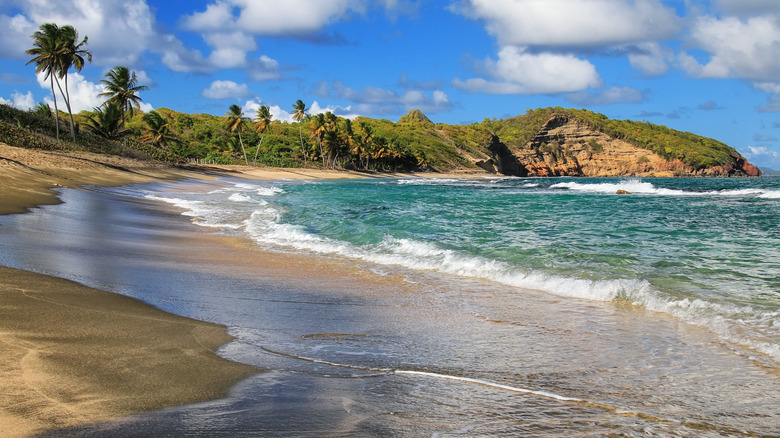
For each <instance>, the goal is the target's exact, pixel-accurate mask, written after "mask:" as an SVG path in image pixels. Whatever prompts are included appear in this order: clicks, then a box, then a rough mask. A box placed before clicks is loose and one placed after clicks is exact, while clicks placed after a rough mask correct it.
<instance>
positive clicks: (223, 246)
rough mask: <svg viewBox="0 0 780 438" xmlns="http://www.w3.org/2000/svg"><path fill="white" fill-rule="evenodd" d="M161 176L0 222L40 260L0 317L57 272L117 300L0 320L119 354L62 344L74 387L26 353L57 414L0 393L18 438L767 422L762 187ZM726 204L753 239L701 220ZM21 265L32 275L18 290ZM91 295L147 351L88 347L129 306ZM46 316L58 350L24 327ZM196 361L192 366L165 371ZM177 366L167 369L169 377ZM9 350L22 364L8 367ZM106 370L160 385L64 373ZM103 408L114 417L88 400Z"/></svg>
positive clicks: (719, 431) (553, 432) (770, 303)
mask: <svg viewBox="0 0 780 438" xmlns="http://www.w3.org/2000/svg"><path fill="white" fill-rule="evenodd" d="M0 161H2V160H0ZM118 167H126V166H118ZM39 170H40V169H39ZM164 170H165V171H166V172H168V171H170V172H173V173H174V174H172V175H166V176H162V177H158V178H156V179H155V177H154V176H153V175H154V173H155V171H154V170H148V169H143V168H137V169H136V170H134V172H135V173H138V174H141V173H143V174H144V175H145V176H144V178H149V179H148V180H145V181H138V182H142V184H133V185H129V186H119V184H118V183H117V182H116V181H113V182H114V183H113V184H104V185H101V186H99V187H98V186H91V185H88V186H87V187H85V188H83V189H78V190H77V189H58V190H57V191H56V192H55V193H56V195H57V197H56V198H53V200H52V201H51V202H61V204H58V205H47V206H43V207H41V208H34V209H33V211H32V212H31V213H28V214H18V215H5V216H2V217H0V242H2V245H3V251H2V253H0V265H2V266H8V267H9V268H12V269H26V270H32V271H35V272H36V273H37V274H31V273H25V272H21V271H16V270H11V271H8V272H10V274H9V275H8V277H10V280H8V282H7V283H8V284H9V286H7V287H5V288H6V289H7V290H8V291H9V292H10V294H9V295H8V298H7V300H10V301H7V302H4V303H3V307H0V308H2V309H12V307H11V306H17V305H21V304H19V303H18V301H20V300H21V301H22V302H26V301H29V300H31V298H28V295H29V296H32V297H34V298H41V295H40V294H42V293H43V292H45V291H48V290H49V289H50V288H55V286H56V290H60V289H62V287H61V286H59V285H70V286H73V287H77V288H87V287H88V288H91V289H90V290H93V289H96V290H103V291H110V292H114V293H116V294H119V295H114V294H110V293H105V292H94V293H96V294H97V296H98V297H103V298H100V303H105V305H101V304H94V303H92V302H91V301H90V300H88V299H85V298H75V299H74V302H72V303H73V304H72V305H71V304H69V305H71V307H69V309H72V308H73V307H82V308H86V309H87V310H88V312H89V313H88V316H87V315H81V316H78V317H75V316H74V317H72V318H71V317H67V320H66V321H67V322H68V323H69V324H65V323H63V322H62V320H63V319H64V318H66V316H62V317H60V316H59V312H58V311H57V310H52V312H53V315H52V314H51V313H50V314H43V313H40V312H39V310H44V309H43V308H39V307H38V306H36V307H34V309H35V310H36V313H35V315H33V316H32V317H28V318H26V319H23V321H22V322H24V328H23V329H18V330H17V329H9V328H5V327H4V328H3V329H2V330H0V332H2V333H4V334H5V333H9V336H10V335H13V336H14V338H9V339H12V341H13V342H16V345H19V342H18V341H14V339H17V338H20V339H25V340H26V341H27V342H32V341H31V339H32V340H34V341H36V342H40V344H37V345H38V346H37V347H35V348H33V347H32V346H29V348H30V349H35V350H36V351H37V350H40V349H43V348H54V346H55V345H60V346H61V347H62V348H63V349H64V350H65V351H70V352H71V353H72V352H73V349H70V348H69V345H71V344H75V345H81V344H79V342H93V343H95V344H96V345H95V346H93V347H90V348H93V349H94V350H95V351H97V352H100V351H103V352H106V351H109V352H111V353H110V354H113V356H114V357H115V359H114V360H90V358H89V357H84V358H81V357H78V359H80V360H82V361H84V362H89V364H90V366H91V367H94V371H91V372H90V373H83V374H78V375H77V376H75V377H72V376H73V374H74V371H73V370H74V368H73V367H71V368H69V366H70V365H72V364H73V362H68V361H65V360H59V361H55V362H56V366H57V367H59V368H50V366H53V365H45V366H44V365H35V366H33V367H32V368H34V369H36V370H44V371H47V372H49V375H48V380H46V379H43V380H40V381H39V380H34V381H35V382H36V385H37V386H33V388H39V387H40V388H59V389H57V390H56V391H55V390H46V391H44V394H46V395H47V397H49V398H47V400H51V399H55V400H57V401H61V404H58V406H60V405H64V406H66V407H67V408H68V410H67V413H68V414H69V415H70V416H69V417H68V416H67V415H66V416H65V417H67V420H61V421H59V422H54V421H53V420H51V419H50V417H46V416H42V415H43V412H42V410H34V409H32V410H29V411H20V410H19V409H18V406H20V405H19V404H18V403H17V404H14V403H13V402H8V403H3V405H2V406H7V408H6V409H5V410H4V411H5V412H8V413H7V414H4V415H3V422H8V423H9V424H14V425H15V426H14V427H17V430H19V432H18V434H19V435H22V436H23V435H28V434H31V433H41V436H52V437H57V436H107V435H110V436H134V435H135V436H137V435H148V436H171V435H190V436H240V435H253V434H254V435H258V434H259V435H263V436H291V435H293V436H322V435H327V436H387V435H394V436H456V435H463V434H472V435H477V436H485V435H495V434H505V435H508V436H528V435H533V436H603V435H609V434H612V433H620V434H624V435H629V436H631V435H643V434H651V435H652V434H655V435H666V436H692V435H697V436H723V435H746V436H752V435H770V436H771V435H773V434H774V433H775V432H776V424H777V419H778V418H780V412H778V409H777V406H778V394H780V392H778V391H776V390H775V389H777V388H780V376H778V374H777V366H776V363H777V362H776V358H777V355H776V348H777V345H778V342H777V339H778V333H777V330H776V328H774V325H773V321H774V320H775V318H776V316H773V315H776V309H777V304H776V297H775V296H774V295H772V294H774V293H776V289H775V286H774V285H775V284H776V281H777V279H776V275H775V274H774V272H776V271H775V270H773V268H772V267H773V266H775V264H776V260H777V252H776V246H775V244H774V240H772V239H775V237H774V235H773V234H772V233H771V230H772V229H773V227H774V224H775V221H776V217H777V216H775V215H774V214H773V213H772V211H773V210H772V209H774V208H777V201H776V199H777V195H778V193H780V189H778V187H776V184H774V183H773V182H772V181H765V182H762V181H748V182H742V181H728V180H722V181H699V180H686V181H682V180H652V181H638V180H616V179H607V180H588V181H584V180H560V179H549V180H541V179H533V180H532V179H506V178H495V177H486V176H485V175H470V176H471V178H462V175H425V178H421V177H418V176H410V175H375V174H362V173H349V172H345V173H341V172H327V171H326V172H322V171H312V170H296V169H291V170H276V169H248V168H243V167H235V168H211V169H190V170H186V169H164ZM59 171H60V170H57V172H59ZM111 171H112V172H113V171H119V172H124V171H121V170H119V169H116V168H112V169H111ZM235 171H238V172H240V173H238V172H235ZM46 172H49V173H54V171H51V170H46ZM432 176H434V178H431V177H432ZM348 177H349V178H353V179H348ZM129 182H132V181H129ZM746 184H748V185H747V186H746ZM63 185H64V184H63ZM109 185H111V186H117V187H107V186H109ZM713 187H714V188H713ZM617 188H627V189H630V191H632V192H634V193H636V195H634V196H625V195H615V191H616V189H617ZM740 207H741V208H740ZM642 208H645V210H642ZM603 212H609V216H604V215H603ZM710 212H717V214H712V215H710V214H709V213H710ZM726 215H731V216H729V217H730V218H731V219H730V221H728V222H729V223H730V222H733V223H734V224H735V226H744V227H749V228H748V229H749V230H750V231H751V234H750V235H748V234H745V233H742V232H741V231H739V230H740V228H736V230H737V231H739V232H735V231H733V230H734V228H728V227H727V228H724V230H723V231H721V230H718V228H717V227H719V226H724V223H726V221H723V220H721V219H720V218H722V217H726ZM661 219H663V220H661ZM689 222H690V223H691V224H692V226H694V227H693V228H692V229H689V228H686V227H687V226H688V225H687V223H689ZM702 228H703V229H705V230H707V231H706V232H708V233H713V235H715V237H718V238H719V239H720V240H719V241H717V242H716V241H714V238H713V237H711V236H709V235H707V234H703V233H704V231H702ZM761 230H768V231H761ZM746 238H750V239H753V240H751V241H750V242H751V245H750V251H749V252H748V251H746V250H745V248H744V243H743V242H744V239H746ZM729 239H730V240H729ZM637 248H640V249H641V251H640V250H637ZM696 257H698V258H696ZM703 261H707V262H708V265H707V266H704V262H703ZM716 263H717V266H716V265H715V264H716ZM715 268H717V270H716V269H715ZM27 276H32V277H31V278H36V279H37V280H35V282H33V283H32V284H43V285H42V286H40V287H36V289H38V290H39V292H38V294H39V295H36V294H34V293H27V295H22V297H21V298H20V297H19V295H20V294H19V289H23V290H27V289H29V287H23V286H20V285H19V283H20V282H21V283H23V284H28V283H29V282H28V281H27V280H25V279H26V278H28V277H27ZM697 276H698V277H697ZM60 278H64V279H68V280H61V279H60ZM735 278H736V279H737V280H735ZM72 281H75V282H76V283H72ZM14 282H15V283H14ZM39 282H42V283H39ZM44 285H46V286H44ZM733 285H738V288H734V287H733ZM720 290H725V291H726V292H731V291H732V290H736V291H738V293H736V292H735V293H730V294H728V295H727V296H725V298H723V299H722V298H720V296H719V295H718V293H719V291H720ZM711 291H715V292H717V293H713V292H711ZM14 294H15V295H14ZM708 294H709V295H708ZM740 294H741V295H740ZM4 296H5V294H4ZM14 297H15V298H14ZM79 297H81V296H79ZM109 297H110V298H111V299H118V300H120V301H121V302H122V303H126V302H127V303H134V304H135V305H137V306H140V308H142V309H141V310H148V309H150V306H153V308H156V309H158V310H154V309H152V310H154V311H155V312H158V315H156V316H154V317H153V318H154V319H155V320H158V319H161V320H164V321H166V322H165V323H161V324H163V325H162V326H150V325H147V324H145V323H144V324H143V325H141V327H137V328H136V327H133V326H132V325H130V326H129V327H128V328H126V330H128V331H129V332H130V333H133V335H132V336H125V338H131V339H132V340H133V341H134V342H141V343H142V344H143V343H145V345H146V346H140V347H131V346H123V345H122V344H118V345H119V347H117V348H113V347H106V345H105V344H101V342H102V341H103V340H104V336H103V335H100V333H103V332H109V333H112V334H113V333H117V335H118V336H120V337H121V336H122V333H128V332H123V331H122V330H124V329H120V328H118V327H120V326H121V325H122V324H124V322H123V319H124V318H125V317H124V316H122V318H120V317H119V316H121V315H125V314H128V315H129V314H131V312H130V311H129V310H125V309H126V307H125V304H122V305H121V306H120V305H119V304H115V303H111V302H110V301H109ZM13 299H16V300H17V301H13ZM739 300H742V301H739ZM52 301H55V302H57V303H66V302H65V301H60V300H59V299H57V300H52ZM142 303H147V304H142ZM27 304H29V302H28V303H27ZM117 308H120V309H122V311H121V312H120V313H119V315H116V310H115V309H117ZM74 310H75V309H74ZM96 311H97V312H96ZM111 312H113V313H111ZM92 314H100V315H105V316H106V318H105V319H102V318H97V317H92ZM174 315H179V316H174ZM38 316H40V317H38ZM76 318H78V319H76ZM138 318H141V317H135V316H132V317H127V318H126V319H127V320H128V321H127V323H128V324H132V321H133V320H138ZM143 318H148V317H145V316H144V317H143ZM49 321H58V322H60V323H58V325H57V326H56V327H57V333H60V332H63V333H66V334H67V333H70V334H71V335H68V336H73V337H74V340H70V339H71V338H69V337H67V336H64V335H63V336H62V338H63V339H62V340H63V342H59V340H60V339H59V338H55V339H52V338H49V337H47V336H50V335H46V334H41V333H38V332H36V331H35V330H37V329H39V328H43V327H47V326H48V327H51V325H48V322H49ZM144 321H146V320H145V319H144ZM177 321H179V322H177ZM181 321H185V322H186V323H182V322H181ZM198 321H205V322H202V323H201V322H198ZM93 325H94V326H95V327H96V330H97V331H96V332H91V333H92V334H89V335H84V336H81V335H82V333H83V332H82V331H83V330H85V329H86V328H90V329H91V327H92V326H93ZM61 326H64V327H67V328H65V329H63V328H62V327H61ZM85 327H86V328H85ZM184 327H187V328H184ZM190 327H192V328H190ZM176 328H178V329H176ZM182 328H184V330H182ZM15 330H16V331H15ZM188 330H189V333H190V336H189V344H188V343H187V342H185V341H184V340H181V342H179V341H178V340H177V339H178V338H179V336H178V335H179V334H182V335H185V334H187V333H188ZM207 330H215V332H214V333H215V334H214V336H215V337H214V338H213V340H212V343H210V344H207V343H205V341H204V345H206V346H207V348H205V349H201V350H197V348H196V347H194V346H193V342H194V341H192V339H193V337H192V336H191V333H193V332H195V333H197V336H195V338H196V339H197V340H200V339H201V333H203V332H206V331H207ZM225 330H227V334H226V332H225ZM735 334H736V336H735ZM227 335H229V336H227ZM4 336H5V335H4ZM24 336H27V338H24ZM203 336H205V335H203ZM183 337H184V338H187V336H183ZM75 338H77V339H75ZM231 339H232V341H230V340H231ZM123 340H124V339H123ZM12 341H9V342H12ZM163 341H164V343H163ZM228 341H230V342H228ZM107 344H108V345H109V346H110V345H111V342H107ZM161 344H162V345H161ZM195 344H198V342H195ZM24 345H25V346H28V344H24ZM101 345H102V346H101ZM220 345H221V346H220ZM85 348H86V347H85ZM106 348H108V350H106ZM139 349H140V350H139ZM78 350H79V351H84V349H82V348H79V349H78ZM195 350H197V352H199V353H201V354H200V356H202V359H203V364H199V363H198V362H197V361H192V363H190V362H189V361H187V359H186V358H189V357H191V356H193V355H195V354H196V351H195ZM25 351H26V350H23V351H17V352H16V353H15V356H14V357H16V358H19V357H20V356H21V355H24V354H27V353H26V352H25ZM137 351H144V352H149V355H150V356H149V357H153V358H155V359H153V360H151V363H153V364H154V366H149V365H145V364H147V363H149V362H150V359H149V358H148V357H144V355H143V354H136V353H134V352H137ZM214 351H215V352H216V354H213V353H212V352H214ZM63 354H64V353H63ZM110 354H109V355H110ZM44 356H45V355H44ZM28 357H35V356H28ZM182 357H183V358H185V362H187V367H190V365H191V367H190V368H185V369H188V370H190V371H189V374H188V372H186V371H182V372H181V374H182V376H184V377H185V378H182V379H181V380H179V381H177V380H171V381H170V383H168V382H167V380H168V377H166V376H169V375H170V374H171V373H174V374H176V373H178V370H179V369H180V365H177V364H176V360H177V359H180V358H182ZM220 358H223V359H220ZM163 360H166V361H170V362H166V363H163V362H162V361H163ZM209 360H212V361H215V362H213V363H211V364H208V363H207V362H208V361H209ZM18 363H22V364H29V362H27V361H22V360H21V359H18V360H15V361H14V360H12V361H11V363H10V364H9V365H8V367H9V369H11V368H13V366H14V364H18ZM239 364H245V365H239ZM110 365H116V369H117V370H118V373H119V374H120V376H122V378H120V379H119V380H116V379H115V380H114V382H115V383H116V382H125V381H124V380H123V377H124V376H123V374H122V373H129V371H128V370H132V371H133V372H136V370H143V372H140V371H139V372H138V374H144V375H150V374H157V375H158V376H159V380H157V382H158V384H157V385H156V386H154V387H155V388H156V390H155V391H152V392H153V393H154V396H151V397H150V396H149V393H146V395H144V394H145V393H144V392H143V391H142V388H141V387H138V386H136V385H130V384H125V383H122V384H120V385H112V384H110V383H109V384H103V385H102V386H101V382H103V381H104V380H105V381H106V382H111V380H110V379H97V378H94V379H91V380H90V379H89V378H88V377H89V376H85V375H84V374H90V375H92V374H94V375H97V376H100V375H103V374H101V373H109V372H111V371H110V368H111V367H110ZM105 366H108V369H104V367H105ZM17 368H19V366H17ZM82 368H84V367H82V366H76V367H75V369H76V370H79V369H82ZM26 369H30V368H26ZM19 373H21V372H20V371H19V372H17V374H19ZM223 373H224V374H223ZM21 374H23V375H25V376H27V374H25V373H21ZM130 374H132V373H130ZM220 375H224V376H226V377H225V378H224V379H223V380H221V381H220V382H216V383H214V382H210V381H205V380H204V376H209V377H210V378H211V377H213V378H214V379H217V377H218V376H220ZM77 378H82V379H84V382H82V383H77V384H73V383H69V384H68V385H67V388H78V389H77V390H71V391H72V392H71V393H68V394H66V395H67V397H65V396H63V397H60V396H59V395H58V394H62V393H63V392H65V389H63V387H62V386H60V387H58V386H57V385H62V383H60V382H62V381H68V382H72V381H74V380H77ZM44 380H46V383H44ZM217 380H219V379H217ZM150 381H152V382H154V381H155V380H154V379H152V378H150ZM4 382H5V380H4ZM10 382H11V381H9V383H8V384H9V385H10V384H11V383H10ZM16 382H17V383H15V384H14V385H17V387H26V386H27V385H28V384H29V379H28V381H25V380H21V381H19V380H17V381H16ZM177 382H178V383H177ZM89 384H92V385H95V386H97V387H100V388H98V389H99V391H107V392H109V393H112V394H113V395H90V394H92V393H91V392H89V391H87V390H86V389H83V390H82V389H81V388H86V387H87V385H89ZM63 386H64V385H63ZM209 388H210V389H209ZM98 389H96V390H95V391H98ZM136 389H138V391H139V392H136ZM58 391H59V392H58ZM74 392H78V393H79V394H80V395H79V396H76V395H74V394H73V393H74ZM38 393H40V391H39V392H38ZM101 394H102V393H101ZM193 394H195V395H193ZM53 395H54V396H56V397H52V396H53ZM111 397H114V400H120V399H121V400H122V401H121V402H117V403H116V406H117V407H116V408H111V406H112V403H109V402H103V403H100V406H101V408H102V409H103V410H104V411H103V412H101V413H97V414H96V413H95V412H93V411H90V410H89V409H87V408H90V407H94V405H90V403H89V401H90V400H93V399H97V398H101V399H111ZM175 397H180V398H178V399H174V398H175ZM128 400H132V401H133V403H134V404H133V405H132V407H127V406H125V405H123V403H129V402H128ZM120 408H121V409H120ZM14 409H16V410H14ZM123 409H124V410H123ZM19 412H22V414H19ZM77 414H78V415H77ZM22 420H24V421H26V423H24V424H23V421H22ZM25 424H26V425H25Z"/></svg>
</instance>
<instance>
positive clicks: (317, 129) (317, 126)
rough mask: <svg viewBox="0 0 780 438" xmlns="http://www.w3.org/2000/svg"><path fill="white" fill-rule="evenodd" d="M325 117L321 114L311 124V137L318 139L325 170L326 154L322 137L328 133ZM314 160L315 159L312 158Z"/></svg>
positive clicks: (313, 118)
mask: <svg viewBox="0 0 780 438" xmlns="http://www.w3.org/2000/svg"><path fill="white" fill-rule="evenodd" d="M326 130H327V127H326V126H325V115H324V114H322V113H319V114H317V115H315V116H314V117H312V118H311V121H310V122H309V135H311V136H312V137H314V138H315V139H317V144H318V145H319V147H320V156H321V157H322V168H323V169H324V168H325V152H324V151H323V150H322V135H323V134H324V133H325V132H326ZM312 159H313V158H312Z"/></svg>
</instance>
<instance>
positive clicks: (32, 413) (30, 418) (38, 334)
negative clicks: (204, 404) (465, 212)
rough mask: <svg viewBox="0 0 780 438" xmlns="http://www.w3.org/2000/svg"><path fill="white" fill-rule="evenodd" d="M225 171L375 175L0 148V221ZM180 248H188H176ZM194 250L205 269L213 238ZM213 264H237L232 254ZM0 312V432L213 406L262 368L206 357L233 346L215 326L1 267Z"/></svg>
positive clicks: (282, 265) (279, 269)
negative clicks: (64, 194) (69, 200)
mask: <svg viewBox="0 0 780 438" xmlns="http://www.w3.org/2000/svg"><path fill="white" fill-rule="evenodd" d="M226 175H228V176H233V177H240V178H246V179H250V180H272V179H311V180H317V179H333V178H339V179H349V178H367V177H376V175H371V174H366V173H360V172H350V171H330V170H324V171H323V170H316V169H268V168H249V167H244V166H192V167H189V168H187V167H173V166H170V165H165V164H160V163H154V162H145V161H138V160H132V159H126V158H122V157H115V156H102V155H95V154H88V153H66V152H52V151H39V150H30V149H22V148H17V147H11V146H8V145H5V144H0V176H2V181H3V183H2V185H0V199H1V200H2V202H0V214H2V215H7V214H18V213H25V212H28V211H30V210H31V209H35V208H36V207H37V206H41V205H51V204H58V203H60V202H62V201H61V199H60V192H58V191H57V190H58V189H62V188H79V187H82V186H85V185H88V186H106V187H114V186H122V185H127V184H139V183H149V182H153V181H166V182H173V181H180V180H186V179H194V180H203V181H211V180H214V179H216V178H219V177H221V176H226ZM186 245H192V242H191V241H190V242H188V243H187V244H183V243H180V244H179V248H186V247H187V246H186ZM194 246H195V247H198V245H194ZM204 246H206V247H210V248H212V249H211V250H200V251H196V252H192V251H189V250H186V249H185V251H184V252H182V253H181V254H179V256H180V257H185V256H188V257H197V256H198V255H200V256H203V259H204V260H202V261H203V262H207V260H206V259H208V258H209V257H206V256H205V254H208V253H209V252H210V253H212V254H213V252H214V251H216V248H222V247H223V246H224V242H219V243H217V242H214V241H213V240H206V241H205V243H204ZM228 254H233V255H228ZM222 257H223V258H228V259H233V260H234V261H235V259H236V258H237V257H236V255H235V253H232V252H231V251H225V252H223V255H222ZM276 260H277V261H276V262H273V261H272V260H269V259H266V263H265V267H266V269H268V270H270V273H269V275H276V276H280V277H285V275H286V273H288V271H289V264H288V263H289V260H288V259H284V260H283V261H279V260H278V259H276ZM298 264H299V265H304V263H303V262H300V261H299V262H298ZM309 269H312V270H314V271H317V270H319V271H320V272H318V273H317V272H310V274H311V275H312V276H314V275H317V274H319V275H322V274H323V272H322V268H309ZM42 303H43V304H42ZM0 309H2V318H0V333H1V334H0V345H2V349H3V354H2V355H1V356H0V357H2V365H0V367H1V368H0V369H2V375H3V379H2V390H0V393H2V394H3V395H2V396H1V398H0V428H2V430H3V431H4V433H5V434H6V436H29V435H32V434H35V433H40V432H41V431H45V430H50V429H58V428H64V427H71V426H77V425H80V424H86V423H91V422H95V421H99V420H105V419H108V418H115V417H121V416H126V415H129V414H133V413H137V412H143V411H150V410H155V409H160V408H163V407H169V406H177V405H183V404H189V403H195V402H200V401H205V400H209V399H215V398H219V397H221V396H224V395H225V394H227V391H228V389H229V388H230V387H231V386H233V385H234V384H236V383H237V382H239V381H240V380H242V379H244V378H246V377H248V376H251V375H253V374H257V373H260V372H262V371H263V369H262V368H259V367H253V366H248V365H243V364H239V363H236V362H233V361H229V360H225V359H222V358H220V357H219V356H217V355H216V354H215V353H214V352H215V351H216V350H217V348H219V347H220V346H222V345H224V344H225V343H227V342H229V341H230V340H231V339H232V338H231V337H230V336H228V335H227V334H226V331H225V327H224V326H220V325H217V324H209V323H205V322H201V321H197V320H193V319H188V318H182V317H179V316H176V315H173V314H171V313H166V312H163V311H160V310H157V309H155V308H154V307H152V306H150V305H148V304H144V303H142V302H141V301H138V300H134V299H131V298H127V297H123V296H121V295H117V294H114V293H108V292H103V291H100V290H97V289H94V288H89V287H86V286H83V285H81V284H78V283H75V282H72V281H68V280H64V279H61V278H57V277H53V276H49V275H42V274H36V273H32V272H28V271H23V270H19V269H13V268H7V267H1V266H0Z"/></svg>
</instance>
